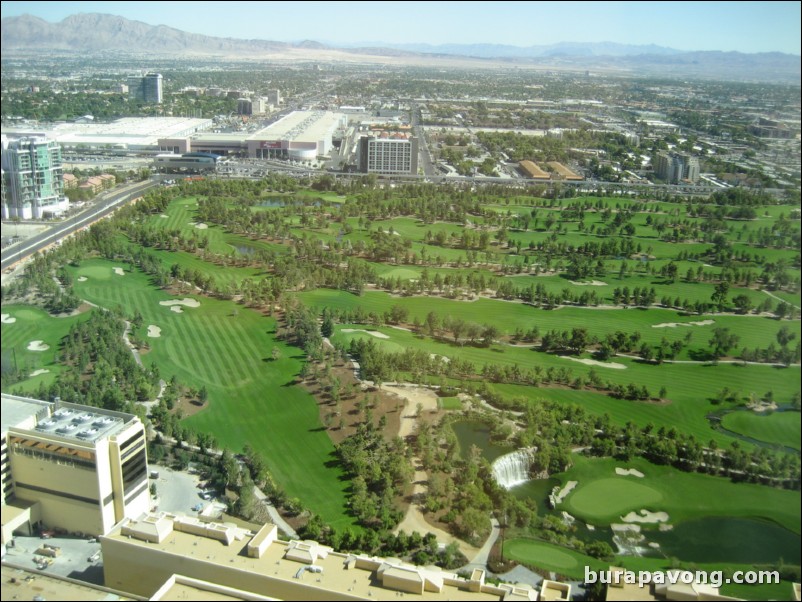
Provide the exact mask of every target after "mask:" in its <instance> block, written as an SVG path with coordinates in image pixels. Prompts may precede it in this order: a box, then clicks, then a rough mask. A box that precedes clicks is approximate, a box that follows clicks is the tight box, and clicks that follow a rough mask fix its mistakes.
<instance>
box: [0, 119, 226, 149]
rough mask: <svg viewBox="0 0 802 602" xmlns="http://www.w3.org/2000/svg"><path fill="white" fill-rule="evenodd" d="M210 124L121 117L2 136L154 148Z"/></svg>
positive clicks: (11, 130)
mask: <svg viewBox="0 0 802 602" xmlns="http://www.w3.org/2000/svg"><path fill="white" fill-rule="evenodd" d="M211 125H212V120H211V119H195V118H187V117H124V118H122V119H117V120H116V121H112V122H110V123H57V124H54V125H38V126H15V127H9V128H5V127H4V128H3V130H2V132H3V134H6V135H10V136H13V135H15V134H27V133H31V132H37V133H41V134H44V135H46V136H47V137H48V138H51V139H53V140H56V141H57V142H58V143H59V144H62V145H67V146H72V145H76V144H126V145H128V146H139V147H144V146H157V145H158V142H157V141H158V140H159V138H183V137H187V136H190V135H192V134H194V133H195V132H197V131H199V130H203V129H205V128H207V127H210V126H211Z"/></svg>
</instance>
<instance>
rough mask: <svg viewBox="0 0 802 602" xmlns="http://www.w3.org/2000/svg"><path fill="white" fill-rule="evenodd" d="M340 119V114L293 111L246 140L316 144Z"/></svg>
mask: <svg viewBox="0 0 802 602" xmlns="http://www.w3.org/2000/svg"><path fill="white" fill-rule="evenodd" d="M342 118H343V116H342V114H340V113H333V112H331V111H293V112H292V113H290V114H289V115H286V116H285V117H282V118H281V119H279V120H278V121H277V122H275V123H271V124H270V125H269V126H267V127H266V128H264V129H262V130H259V131H258V132H255V133H254V134H252V135H250V136H249V137H248V138H249V139H251V140H290V141H292V140H299V141H300V140H303V141H313V142H317V141H318V140H321V139H323V138H325V137H326V136H327V135H328V134H329V133H331V131H332V130H333V129H334V128H336V127H337V125H338V124H339V123H340V121H341V120H342Z"/></svg>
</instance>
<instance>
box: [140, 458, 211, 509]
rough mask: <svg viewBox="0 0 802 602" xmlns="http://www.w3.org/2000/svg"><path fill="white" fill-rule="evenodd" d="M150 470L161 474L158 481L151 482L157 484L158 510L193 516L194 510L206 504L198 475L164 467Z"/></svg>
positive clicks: (152, 480) (155, 504) (156, 504)
mask: <svg viewBox="0 0 802 602" xmlns="http://www.w3.org/2000/svg"><path fill="white" fill-rule="evenodd" d="M150 469H151V471H154V470H155V471H157V472H158V473H159V478H158V479H151V480H150V482H151V483H155V484H156V495H157V499H156V501H155V503H154V507H155V508H156V509H157V510H161V511H164V512H183V513H184V514H192V508H193V507H194V506H196V504H198V503H203V502H204V500H203V499H202V498H201V494H202V491H201V489H199V487H198V484H199V480H200V479H199V477H198V475H196V474H189V473H188V472H179V471H176V470H173V469H171V468H166V467H164V466H155V465H151V467H150ZM204 505H205V504H204Z"/></svg>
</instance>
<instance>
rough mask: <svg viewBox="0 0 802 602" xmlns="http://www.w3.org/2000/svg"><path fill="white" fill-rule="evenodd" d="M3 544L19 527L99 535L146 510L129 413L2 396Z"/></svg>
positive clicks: (138, 436) (138, 445)
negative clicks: (60, 529)
mask: <svg viewBox="0 0 802 602" xmlns="http://www.w3.org/2000/svg"><path fill="white" fill-rule="evenodd" d="M1 443H2V493H3V497H2V504H3V543H4V544H5V542H6V541H8V539H9V538H10V537H11V534H12V533H13V532H14V531H16V530H18V529H22V530H24V531H28V532H31V531H33V530H35V529H36V528H37V527H42V526H47V527H56V528H62V529H65V530H67V531H71V532H81V533H90V534H92V535H102V534H104V533H107V532H109V531H110V530H111V529H112V527H113V526H114V525H115V524H117V523H119V522H120V521H121V520H122V519H124V518H133V517H138V516H140V515H141V514H142V513H143V512H147V511H148V510H149V509H150V491H149V488H148V458H147V451H146V441H145V429H144V426H143V425H142V422H141V421H140V420H139V418H137V417H136V416H135V415H133V414H125V413H122V412H113V411H110V410H103V409H99V408H95V407H90V406H84V405H78V404H72V403H63V402H60V401H56V402H53V403H50V402H45V401H39V400H35V399H28V398H24V397H15V396H11V395H6V394H3V395H2V441H1Z"/></svg>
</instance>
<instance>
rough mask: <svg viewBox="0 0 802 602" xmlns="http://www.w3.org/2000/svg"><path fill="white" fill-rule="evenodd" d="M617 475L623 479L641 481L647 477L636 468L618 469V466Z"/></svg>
mask: <svg viewBox="0 0 802 602" xmlns="http://www.w3.org/2000/svg"><path fill="white" fill-rule="evenodd" d="M615 474H617V475H621V476H622V477H627V476H629V477H638V478H639V479H642V478H643V477H645V476H646V475H644V474H643V473H642V472H641V471H640V470H636V469H634V468H618V467H617V466H616V468H615Z"/></svg>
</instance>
